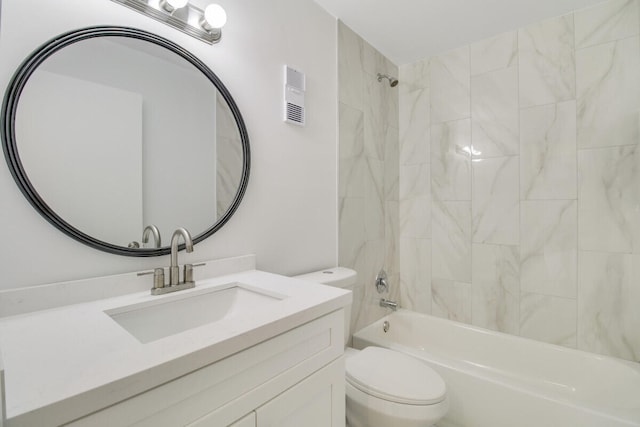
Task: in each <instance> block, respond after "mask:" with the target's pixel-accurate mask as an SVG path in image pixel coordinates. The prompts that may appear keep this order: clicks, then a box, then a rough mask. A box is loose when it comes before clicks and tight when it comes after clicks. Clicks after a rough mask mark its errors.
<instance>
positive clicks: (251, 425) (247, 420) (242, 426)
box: [229, 412, 256, 427]
mask: <svg viewBox="0 0 640 427" xmlns="http://www.w3.org/2000/svg"><path fill="white" fill-rule="evenodd" d="M229 427H256V413H255V412H251V413H250V414H249V415H247V416H246V417H242V418H240V419H239V420H238V421H236V422H235V423H233V424H231V425H230V426H229Z"/></svg>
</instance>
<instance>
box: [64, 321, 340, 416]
mask: <svg viewBox="0 0 640 427" xmlns="http://www.w3.org/2000/svg"><path fill="white" fill-rule="evenodd" d="M343 322H344V314H343V310H342V309H341V310H337V311H334V312H332V313H330V314H327V315H325V316H322V317H319V318H317V319H316V320H313V321H311V322H308V323H306V324H304V325H302V326H299V327H297V328H295V329H292V330H289V331H288V332H285V333H283V334H280V335H278V336H275V337H273V338H271V339H268V340H266V341H263V342H261V343H259V344H256V345H254V346H252V347H249V348H247V349H245V350H243V351H241V352H238V353H236V354H233V355H231V356H229V357H227V358H224V359H222V360H220V361H218V362H215V363H212V364H211V365H208V366H205V367H203V368H201V369H198V370H196V371H194V372H191V373H189V374H187V375H185V376H182V377H180V378H176V379H174V380H173V381H170V382H168V383H165V384H163V385H161V386H159V387H156V388H154V389H152V390H148V391H146V392H144V393H142V394H139V395H137V396H134V397H132V398H130V399H127V400H125V401H122V402H120V403H117V404H116V405H113V406H110V407H108V408H105V409H102V410H100V411H98V412H95V413H93V414H91V415H88V416H85V417H83V418H80V419H78V420H76V421H74V422H71V423H68V424H67V425H69V426H73V427H83V426H91V427H99V426H105V427H106V426H116V425H117V426H133V425H135V426H149V427H150V426H153V427H160V426H167V427H175V426H190V427H209V426H211V427H213V426H215V427H217V426H225V427H226V426H230V425H232V426H234V427H249V426H252V427H257V426H260V427H262V426H274V427H275V426H278V427H279V426H301V425H304V426H318V427H320V426H322V427H327V426H344V419H345V413H344V411H345V409H344V357H343V350H344V347H343V342H344V341H343V334H344V328H343ZM243 414H244V415H243Z"/></svg>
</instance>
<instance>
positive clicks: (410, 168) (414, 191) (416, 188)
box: [400, 163, 431, 200]
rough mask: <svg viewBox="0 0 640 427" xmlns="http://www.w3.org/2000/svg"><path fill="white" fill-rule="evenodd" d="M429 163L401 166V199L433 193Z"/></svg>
mask: <svg viewBox="0 0 640 427" xmlns="http://www.w3.org/2000/svg"><path fill="white" fill-rule="evenodd" d="M430 169H431V168H430V166H429V164H428V163H422V164H414V165H404V166H402V167H401V168H400V199H402V200H404V199H408V198H412V197H418V196H427V195H429V194H431V184H430V178H429V176H430V172H429V171H430Z"/></svg>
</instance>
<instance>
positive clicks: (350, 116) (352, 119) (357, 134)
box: [338, 102, 364, 159]
mask: <svg viewBox="0 0 640 427" xmlns="http://www.w3.org/2000/svg"><path fill="white" fill-rule="evenodd" d="M339 108H340V111H339V114H340V126H339V131H338V132H339V138H340V147H339V148H340V149H339V152H340V158H341V159H348V158H351V157H358V156H362V155H364V114H363V113H362V110H358V109H356V108H353V107H350V106H349V105H347V104H345V103H342V102H341V103H340V104H339Z"/></svg>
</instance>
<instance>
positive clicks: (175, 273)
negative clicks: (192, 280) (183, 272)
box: [169, 227, 193, 286]
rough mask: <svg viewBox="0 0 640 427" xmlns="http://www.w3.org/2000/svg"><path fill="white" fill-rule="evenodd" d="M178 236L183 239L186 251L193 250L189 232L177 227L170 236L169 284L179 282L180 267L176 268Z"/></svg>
mask: <svg viewBox="0 0 640 427" xmlns="http://www.w3.org/2000/svg"><path fill="white" fill-rule="evenodd" d="M180 236H182V238H183V239H184V247H185V250H186V251H187V253H191V252H193V241H192V240H191V234H189V232H188V231H187V230H186V229H185V228H182V227H179V228H178V229H177V230H176V231H174V232H173V236H171V266H170V267H169V286H176V285H179V284H181V283H180V269H179V268H178V241H179V240H180Z"/></svg>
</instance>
